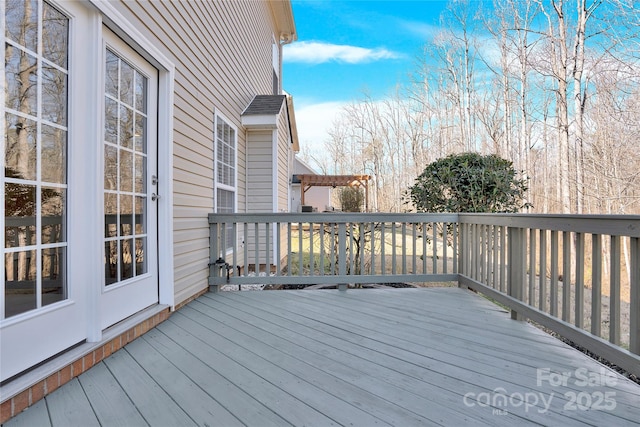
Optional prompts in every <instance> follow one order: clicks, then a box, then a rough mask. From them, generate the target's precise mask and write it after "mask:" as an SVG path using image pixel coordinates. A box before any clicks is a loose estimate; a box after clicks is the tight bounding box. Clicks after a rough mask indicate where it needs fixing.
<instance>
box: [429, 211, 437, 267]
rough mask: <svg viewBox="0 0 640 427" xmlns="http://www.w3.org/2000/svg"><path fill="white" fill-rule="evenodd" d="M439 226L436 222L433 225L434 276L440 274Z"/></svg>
mask: <svg viewBox="0 0 640 427" xmlns="http://www.w3.org/2000/svg"><path fill="white" fill-rule="evenodd" d="M437 227H438V224H437V223H436V222H435V221H434V222H432V223H431V264H432V267H433V274H438V231H437Z"/></svg>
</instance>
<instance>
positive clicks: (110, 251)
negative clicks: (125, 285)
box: [104, 240, 119, 286]
mask: <svg viewBox="0 0 640 427" xmlns="http://www.w3.org/2000/svg"><path fill="white" fill-rule="evenodd" d="M118 258H119V257H118V241H117V240H115V241H110V242H105V244H104V279H105V284H106V285H107V286H108V285H111V284H113V283H116V282H117V281H118Z"/></svg>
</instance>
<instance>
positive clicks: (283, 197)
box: [275, 108, 292, 212]
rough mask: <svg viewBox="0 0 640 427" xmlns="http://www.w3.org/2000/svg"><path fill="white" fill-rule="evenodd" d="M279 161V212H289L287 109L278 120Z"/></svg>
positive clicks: (289, 146)
mask: <svg viewBox="0 0 640 427" xmlns="http://www.w3.org/2000/svg"><path fill="white" fill-rule="evenodd" d="M276 143H277V144H278V149H277V153H278V159H277V162H276V163H275V165H276V166H277V168H278V169H277V178H276V179H277V185H278V199H277V204H278V206H277V211H278V212H288V211H289V200H290V198H291V196H290V194H289V189H290V187H289V180H290V179H291V175H292V170H291V169H290V168H289V163H290V158H289V157H290V154H291V137H290V133H289V121H288V118H287V112H286V108H284V109H283V111H282V113H281V114H280V117H279V118H278V140H277V142H276Z"/></svg>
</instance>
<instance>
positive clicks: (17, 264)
mask: <svg viewBox="0 0 640 427" xmlns="http://www.w3.org/2000/svg"><path fill="white" fill-rule="evenodd" d="M4 260H5V276H6V278H5V282H4V283H5V288H4V289H5V291H4V297H5V305H4V312H5V317H11V316H15V315H16V314H20V313H24V312H25V311H29V310H33V309H34V308H37V305H36V304H37V299H36V277H37V266H36V263H37V261H36V260H37V258H36V251H24V252H15V253H8V254H5V256H4Z"/></svg>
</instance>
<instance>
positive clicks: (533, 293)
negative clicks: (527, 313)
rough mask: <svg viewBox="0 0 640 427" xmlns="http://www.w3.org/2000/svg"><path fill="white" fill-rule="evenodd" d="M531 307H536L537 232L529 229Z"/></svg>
mask: <svg viewBox="0 0 640 427" xmlns="http://www.w3.org/2000/svg"><path fill="white" fill-rule="evenodd" d="M528 301H529V305H531V306H534V307H535V305H536V230H535V229H534V228H530V229H529V299H528Z"/></svg>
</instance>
